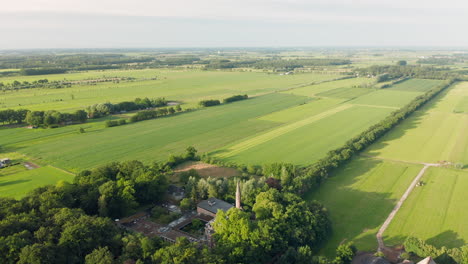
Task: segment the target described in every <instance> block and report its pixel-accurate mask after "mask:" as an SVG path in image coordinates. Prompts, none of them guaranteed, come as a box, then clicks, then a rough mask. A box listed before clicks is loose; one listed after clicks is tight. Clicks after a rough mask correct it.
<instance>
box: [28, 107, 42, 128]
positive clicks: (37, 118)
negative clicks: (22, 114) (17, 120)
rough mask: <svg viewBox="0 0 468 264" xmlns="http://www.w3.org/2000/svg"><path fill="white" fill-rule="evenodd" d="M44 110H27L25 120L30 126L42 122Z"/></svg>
mask: <svg viewBox="0 0 468 264" xmlns="http://www.w3.org/2000/svg"><path fill="white" fill-rule="evenodd" d="M43 120H44V112H42V111H29V112H28V113H27V114H26V118H25V121H26V123H28V124H29V125H31V126H39V125H41V124H42V123H43Z"/></svg>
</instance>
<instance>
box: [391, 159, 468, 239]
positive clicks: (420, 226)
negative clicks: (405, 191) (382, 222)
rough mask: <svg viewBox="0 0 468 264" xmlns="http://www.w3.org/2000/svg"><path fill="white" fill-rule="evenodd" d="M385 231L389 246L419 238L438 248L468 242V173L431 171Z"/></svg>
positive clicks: (436, 169)
mask: <svg viewBox="0 0 468 264" xmlns="http://www.w3.org/2000/svg"><path fill="white" fill-rule="evenodd" d="M422 181H423V183H424V185H423V186H420V187H417V188H416V189H415V190H414V191H413V192H412V194H411V196H410V197H409V198H408V200H406V201H405V203H404V204H403V206H402V208H401V209H400V211H399V212H398V214H397V216H396V218H395V219H394V220H393V221H392V223H391V224H390V226H389V228H388V229H387V231H386V234H385V239H386V241H388V242H387V243H388V244H389V245H396V244H401V243H402V242H403V241H404V239H405V238H406V236H416V237H419V238H421V239H424V240H427V241H428V242H429V243H430V244H432V245H435V246H437V247H442V246H446V247H448V248H452V247H461V246H463V245H466V244H467V243H468V228H467V226H466V223H468V203H467V202H466V201H467V200H466V190H467V189H468V172H465V171H461V170H453V169H446V168H429V169H428V171H427V172H426V174H425V175H424V177H423V178H422Z"/></svg>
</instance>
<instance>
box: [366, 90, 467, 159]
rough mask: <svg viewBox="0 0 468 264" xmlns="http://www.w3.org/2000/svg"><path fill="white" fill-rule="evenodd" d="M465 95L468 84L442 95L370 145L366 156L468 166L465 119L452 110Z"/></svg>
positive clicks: (465, 116) (462, 114)
mask: <svg viewBox="0 0 468 264" xmlns="http://www.w3.org/2000/svg"><path fill="white" fill-rule="evenodd" d="M467 95H468V82H462V83H459V84H457V85H456V86H455V87H453V88H451V89H449V90H447V91H445V92H443V93H442V94H440V95H439V96H438V97H437V98H435V99H434V100H433V101H432V102H431V103H430V104H428V105H426V106H425V107H424V108H423V109H421V110H420V111H417V112H416V113H415V114H414V115H412V116H411V117H410V118H408V119H407V120H405V121H404V122H403V123H402V124H401V125H399V126H398V127H396V128H395V129H393V130H392V131H390V133H388V134H387V135H385V136H384V137H383V138H382V139H381V140H379V141H378V142H376V143H375V144H373V145H372V146H371V147H370V148H369V149H368V150H367V152H366V154H367V155H371V156H375V157H381V158H385V159H395V160H404V161H412V162H432V163H435V162H438V161H449V162H451V163H454V164H456V163H461V164H468V137H467V136H466V135H467V134H468V115H466V114H464V113H458V112H456V111H455V107H457V105H459V104H460V103H462V101H463V100H464V97H465V96H467Z"/></svg>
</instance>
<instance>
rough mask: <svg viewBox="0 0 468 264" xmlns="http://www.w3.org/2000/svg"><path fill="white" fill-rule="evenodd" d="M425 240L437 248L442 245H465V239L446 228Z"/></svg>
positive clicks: (449, 246)
mask: <svg viewBox="0 0 468 264" xmlns="http://www.w3.org/2000/svg"><path fill="white" fill-rule="evenodd" d="M426 242H427V243H428V244H431V245H433V246H436V247H439V248H440V247H442V246H445V247H448V248H455V247H461V246H463V245H466V242H465V240H464V239H463V238H461V237H460V236H459V235H458V233H457V232H455V231H453V230H446V231H444V232H442V233H440V234H438V235H436V236H434V237H431V238H429V239H428V240H426Z"/></svg>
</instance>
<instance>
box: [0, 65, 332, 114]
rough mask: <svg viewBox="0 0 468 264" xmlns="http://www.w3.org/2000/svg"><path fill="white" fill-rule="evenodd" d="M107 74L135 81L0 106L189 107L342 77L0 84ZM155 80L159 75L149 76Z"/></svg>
mask: <svg viewBox="0 0 468 264" xmlns="http://www.w3.org/2000/svg"><path fill="white" fill-rule="evenodd" d="M104 77H107V78H109V77H133V78H137V79H136V80H134V81H121V82H119V83H113V82H102V83H97V84H86V85H74V86H72V87H70V88H61V89H42V88H35V89H23V90H18V91H5V92H0V93H1V96H0V109H2V108H13V109H18V108H25V109H30V110H51V109H54V110H57V111H63V112H67V111H73V110H76V109H83V108H85V107H87V106H89V105H92V104H95V103H105V102H112V103H117V102H122V101H133V100H134V99H135V98H137V97H149V98H156V97H165V98H166V99H167V100H176V101H183V102H184V103H185V104H188V106H190V107H193V106H195V104H196V103H197V102H198V101H200V100H204V99H223V98H225V97H229V96H231V95H235V94H248V95H249V96H254V95H259V94H264V93H269V92H274V91H280V90H283V89H290V88H294V87H298V86H302V85H307V84H310V83H314V82H320V81H326V80H332V79H335V78H339V77H340V75H333V74H316V73H304V74H294V75H282V76H280V75H278V74H267V73H261V72H234V71H233V72H229V71H201V70H167V69H161V70H154V69H151V70H127V71H125V70H119V71H92V72H86V73H70V74H62V75H60V74H57V75H43V76H18V77H8V78H0V82H4V83H8V82H12V81H13V80H18V81H33V80H39V79H44V78H47V79H49V80H65V79H66V80H87V79H99V78H104ZM151 78H157V79H156V80H151Z"/></svg>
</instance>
